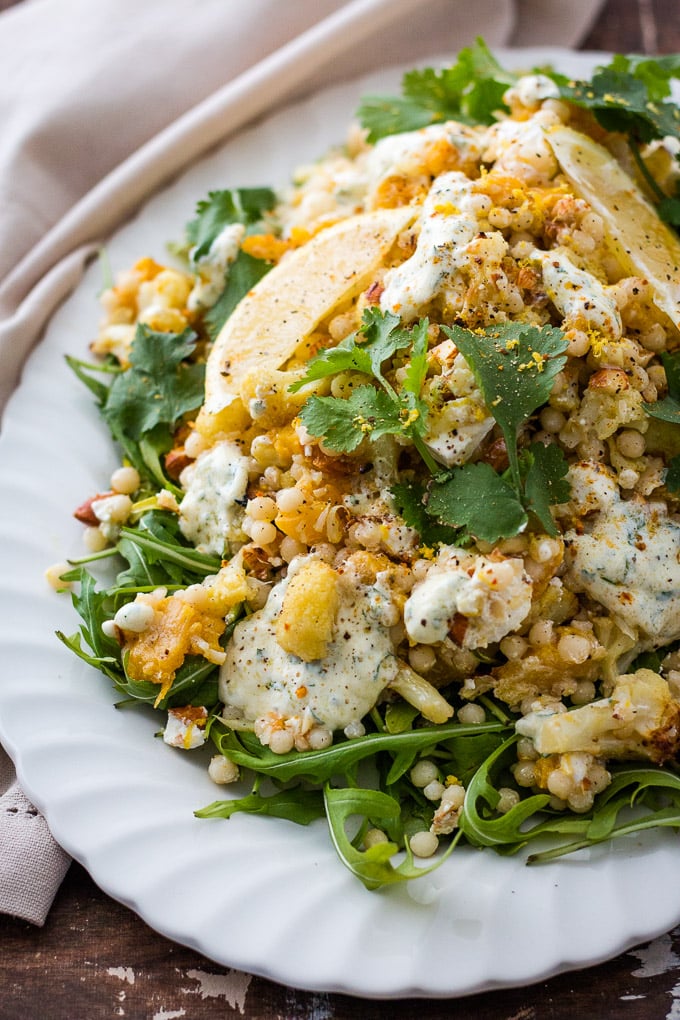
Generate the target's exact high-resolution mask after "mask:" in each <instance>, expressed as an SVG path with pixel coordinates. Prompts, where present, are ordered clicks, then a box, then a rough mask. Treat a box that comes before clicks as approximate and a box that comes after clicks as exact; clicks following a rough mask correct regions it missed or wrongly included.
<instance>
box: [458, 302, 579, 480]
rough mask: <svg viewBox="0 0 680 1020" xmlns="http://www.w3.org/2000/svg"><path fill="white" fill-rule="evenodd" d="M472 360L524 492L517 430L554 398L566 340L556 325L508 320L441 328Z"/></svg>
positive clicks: (514, 478)
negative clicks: (472, 326) (473, 326)
mask: <svg viewBox="0 0 680 1020" xmlns="http://www.w3.org/2000/svg"><path fill="white" fill-rule="evenodd" d="M442 328H443V330H444V332H445V333H446V335H447V336H448V337H449V339H450V340H453V342H454V343H455V345H456V347H457V348H458V350H459V351H460V352H461V354H462V355H463V357H464V358H465V360H466V361H467V363H468V365H469V366H470V369H471V371H472V373H473V375H474V377H475V379H476V381H477V385H478V386H479V389H480V391H481V393H482V396H483V397H484V403H485V404H486V406H487V408H488V410H489V412H490V413H491V414H492V415H493V416H494V418H495V419H496V421H497V422H498V424H499V426H500V428H501V431H502V433H503V437H504V439H505V443H506V446H507V449H508V458H509V461H510V471H511V473H512V478H513V482H514V484H515V487H516V489H517V490H518V491H520V490H521V487H522V485H521V478H520V471H519V459H518V454H517V433H518V431H519V429H520V427H521V426H522V425H523V424H524V422H526V421H527V419H528V418H529V417H530V416H531V415H532V414H533V412H534V411H535V410H536V409H537V408H539V407H541V405H542V404H545V402H546V401H547V399H548V397H549V396H550V393H551V390H552V387H553V382H554V380H555V376H556V375H557V373H558V372H560V371H561V370H562V368H563V367H564V364H565V362H566V360H567V359H566V355H565V354H564V352H565V351H566V349H567V341H566V340H565V338H564V334H563V333H562V332H561V330H559V329H555V328H554V327H553V326H543V327H538V326H529V325H527V324H526V323H521V322H505V323H502V324H500V325H497V326H487V327H486V328H485V329H482V330H478V331H474V332H473V331H472V330H469V329H464V328H463V327H462V326H452V327H450V326H443V327H442Z"/></svg>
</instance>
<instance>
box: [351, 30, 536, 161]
mask: <svg viewBox="0 0 680 1020" xmlns="http://www.w3.org/2000/svg"><path fill="white" fill-rule="evenodd" d="M516 80H517V75H515V74H512V73H511V72H509V71H506V70H504V68H502V67H501V65H500V64H499V63H498V61H497V60H496V58H495V57H494V56H493V54H492V53H491V51H490V50H489V48H488V46H487V45H486V43H485V42H484V40H483V39H477V40H476V41H475V43H474V44H473V45H472V46H469V47H466V48H465V49H463V50H461V51H460V53H459V54H458V59H457V61H456V63H455V64H453V65H452V66H451V67H446V68H443V69H441V70H434V69H433V68H431V67H428V68H425V69H424V70H422V71H409V72H407V74H405V75H404V78H403V81H402V91H403V95H402V96H401V97H388V96H366V97H365V98H364V99H363V100H362V103H361V105H360V107H359V111H358V116H359V119H360V121H361V123H362V125H363V126H364V127H365V128H366V129H367V130H368V140H369V141H370V142H377V141H378V139H380V138H384V137H385V136H386V135H393V134H397V133H399V132H402V131H415V130H416V129H418V128H422V127H427V126H428V125H429V124H436V123H440V122H442V121H445V120H458V121H461V122H463V123H465V124H491V123H493V121H494V120H495V119H496V114H497V112H498V111H499V110H507V107H506V106H505V104H504V103H503V93H504V92H505V90H506V89H507V88H508V86H509V85H512V84H513V83H514V82H515V81H516Z"/></svg>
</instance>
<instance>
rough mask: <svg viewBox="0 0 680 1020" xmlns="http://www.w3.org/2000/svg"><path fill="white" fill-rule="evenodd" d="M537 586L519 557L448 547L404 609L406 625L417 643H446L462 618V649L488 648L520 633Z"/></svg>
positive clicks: (414, 590)
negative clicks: (497, 557) (490, 555)
mask: <svg viewBox="0 0 680 1020" xmlns="http://www.w3.org/2000/svg"><path fill="white" fill-rule="evenodd" d="M531 593H532V582H531V578H530V577H529V576H528V575H527V574H526V573H525V571H524V563H523V561H522V560H521V559H519V558H511V559H505V560H490V559H487V557H486V556H480V555H476V554H474V553H468V552H465V551H464V550H462V549H455V548H453V547H452V546H444V547H443V548H442V550H441V551H440V553H439V555H438V556H437V559H436V560H435V562H434V564H433V566H432V567H430V569H429V570H428V572H427V574H426V576H425V579H424V580H423V581H421V582H420V583H419V584H417V585H416V586H415V587H414V589H413V591H412V592H411V595H410V597H409V598H408V600H407V601H406V605H405V606H404V623H405V625H406V631H407V633H408V635H409V637H410V638H411V640H412V641H416V642H418V643H420V644H426V645H429V644H434V643H436V642H438V641H444V640H445V638H446V637H447V636H448V634H449V631H450V630H451V628H452V626H453V625H454V623H455V618H456V617H458V616H460V617H463V621H462V623H463V626H462V627H461V633H462V636H461V637H460V638H459V640H458V644H459V645H461V646H462V647H463V648H485V647H486V646H487V645H488V644H490V643H491V642H493V641H500V640H501V638H502V637H504V636H505V635H506V634H508V633H510V631H512V630H515V629H516V628H517V627H518V626H519V625H520V623H521V622H522V620H523V619H524V618H525V616H526V615H527V614H528V612H529V610H530V608H531Z"/></svg>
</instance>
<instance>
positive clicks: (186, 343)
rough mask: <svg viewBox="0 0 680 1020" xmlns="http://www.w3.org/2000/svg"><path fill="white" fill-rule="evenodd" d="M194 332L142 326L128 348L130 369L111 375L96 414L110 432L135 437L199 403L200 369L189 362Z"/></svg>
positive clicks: (171, 422) (169, 423)
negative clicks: (167, 331)
mask: <svg viewBox="0 0 680 1020" xmlns="http://www.w3.org/2000/svg"><path fill="white" fill-rule="evenodd" d="M196 339H197V338H196V334H195V333H193V332H192V331H191V330H189V329H186V330H184V332H183V333H159V332H156V331H155V330H153V329H150V328H149V327H148V326H144V325H142V324H140V325H138V326H137V332H136V334H135V338H134V340H133V342H132V346H131V348H130V367H129V368H128V369H127V370H126V371H124V372H120V373H119V374H118V375H116V376H115V377H114V380H113V382H112V383H111V386H110V388H109V391H108V394H107V397H106V401H105V403H104V406H103V407H102V414H103V415H104V418H105V419H106V421H107V422H108V424H109V427H110V428H111V431H112V432H113V434H114V435H123V436H125V437H127V438H129V439H134V440H139V439H140V438H141V437H142V436H143V435H144V434H145V433H147V432H151V431H152V430H153V429H154V428H155V427H156V426H157V425H166V426H168V427H170V426H173V425H174V424H175V423H176V422H177V421H178V419H179V418H181V417H182V415H184V414H186V413H187V412H189V411H195V410H196V408H198V407H200V405H201V403H202V401H203V382H204V377H205V367H204V366H203V365H201V364H189V363H188V359H189V357H190V356H191V354H192V353H193V351H194V348H195V346H196Z"/></svg>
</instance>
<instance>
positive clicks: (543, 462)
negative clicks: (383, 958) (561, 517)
mask: <svg viewBox="0 0 680 1020" xmlns="http://www.w3.org/2000/svg"><path fill="white" fill-rule="evenodd" d="M527 459H528V461H529V467H528V470H527V473H526V478H525V480H524V494H525V501H524V505H525V507H526V508H527V510H529V511H530V512H531V513H533V514H535V515H536V517H538V519H539V521H540V522H541V524H542V525H543V527H544V529H545V531H546V534H548V535H556V534H557V528H556V527H555V522H554V521H553V519H552V514H551V513H550V507H551V506H553V505H555V504H556V503H566V501H567V500H568V499H569V495H570V487H569V482H568V481H567V478H566V476H567V471H568V469H569V465H568V464H567V461H566V458H565V456H564V453H563V452H562V450H561V448H560V447H559V446H557V445H556V444H555V443H551V444H550V445H548V446H544V445H543V443H533V444H532V445H531V446H530V447H529V449H528V451H527Z"/></svg>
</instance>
